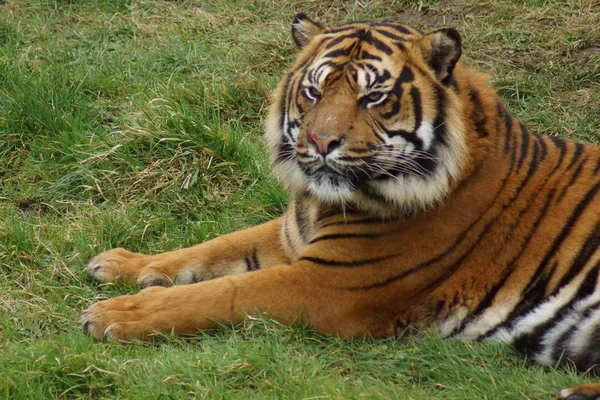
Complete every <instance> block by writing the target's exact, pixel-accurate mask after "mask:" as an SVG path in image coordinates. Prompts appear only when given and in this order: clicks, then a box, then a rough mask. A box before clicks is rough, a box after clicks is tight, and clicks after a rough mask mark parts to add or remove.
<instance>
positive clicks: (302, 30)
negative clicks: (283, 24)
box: [292, 13, 324, 48]
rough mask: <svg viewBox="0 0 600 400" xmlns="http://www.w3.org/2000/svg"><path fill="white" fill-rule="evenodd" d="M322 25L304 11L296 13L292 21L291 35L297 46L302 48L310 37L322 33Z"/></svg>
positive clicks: (308, 41)
mask: <svg viewBox="0 0 600 400" xmlns="http://www.w3.org/2000/svg"><path fill="white" fill-rule="evenodd" d="M323 30H324V27H323V26H322V25H321V24H318V23H316V22H315V21H313V20H311V19H310V18H308V17H307V16H306V14H304V13H299V14H296V16H295V17H294V22H293V23H292V37H293V38H294V42H296V44H297V45H298V47H300V48H303V47H304V46H306V45H307V44H309V43H310V41H311V39H312V38H313V37H315V36H317V35H318V34H319V33H322V32H323Z"/></svg>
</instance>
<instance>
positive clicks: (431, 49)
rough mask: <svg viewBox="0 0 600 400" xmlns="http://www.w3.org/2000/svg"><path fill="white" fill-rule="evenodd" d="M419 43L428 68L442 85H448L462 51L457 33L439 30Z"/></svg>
mask: <svg viewBox="0 0 600 400" xmlns="http://www.w3.org/2000/svg"><path fill="white" fill-rule="evenodd" d="M419 43H420V45H421V49H422V50H423V55H424V57H425V60H426V61H427V63H428V64H429V67H430V68H431V69H432V70H433V72H435V75H436V76H437V78H438V79H439V80H440V81H441V82H442V83H443V84H448V82H449V81H450V76H451V75H452V71H453V70H454V66H456V63H457V62H458V59H459V58H460V54H461V51H462V50H461V39H460V34H459V33H458V31H457V30H456V29H454V28H445V29H440V30H437V31H434V32H431V33H429V34H427V35H425V36H423V38H421V39H420V40H419Z"/></svg>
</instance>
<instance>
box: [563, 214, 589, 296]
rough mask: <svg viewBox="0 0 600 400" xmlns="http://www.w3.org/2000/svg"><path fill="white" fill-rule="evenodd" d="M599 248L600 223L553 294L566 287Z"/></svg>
mask: <svg viewBox="0 0 600 400" xmlns="http://www.w3.org/2000/svg"><path fill="white" fill-rule="evenodd" d="M599 246H600V222H598V223H596V227H595V228H594V230H593V231H592V233H591V234H590V235H589V236H588V237H587V239H586V240H585V242H584V244H583V246H582V247H581V249H580V250H579V253H577V256H576V257H575V260H573V262H572V263H571V266H570V267H569V268H568V269H567V273H566V274H565V276H563V277H562V279H561V280H560V282H559V284H558V286H557V287H556V289H555V290H554V293H558V291H559V290H560V289H562V288H563V287H564V286H566V285H568V284H569V282H571V280H572V279H573V278H575V276H576V275H577V274H579V273H580V272H581V271H582V270H583V268H584V267H585V266H586V265H587V263H588V262H589V261H590V259H591V258H592V256H593V255H594V254H595V253H596V251H597V250H598V247H599Z"/></svg>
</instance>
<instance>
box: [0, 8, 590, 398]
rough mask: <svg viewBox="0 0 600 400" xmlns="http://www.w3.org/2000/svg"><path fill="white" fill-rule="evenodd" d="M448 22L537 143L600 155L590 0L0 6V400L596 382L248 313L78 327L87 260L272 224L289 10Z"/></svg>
mask: <svg viewBox="0 0 600 400" xmlns="http://www.w3.org/2000/svg"><path fill="white" fill-rule="evenodd" d="M298 11H304V12H307V13H308V14H309V15H311V16H313V17H315V18H316V19H318V20H320V21H324V22H325V23H336V22H340V21H347V20H352V19H365V18H383V17H385V18H396V19H400V20H402V21H404V22H406V23H410V24H412V25H416V26H418V27H419V28H421V29H423V30H427V29H429V28H432V27H440V26H455V27H457V28H458V29H459V30H460V31H461V32H462V34H463V38H464V48H465V50H464V53H465V55H466V58H468V59H469V63H470V64H471V65H473V66H475V67H477V68H479V69H480V70H482V71H488V72H489V73H490V74H491V79H492V81H493V82H494V84H495V86H496V87H497V88H498V90H499V93H500V94H501V96H502V97H503V98H504V99H505V101H506V102H507V104H508V107H509V109H510V110H511V111H512V112H513V113H514V114H515V115H517V116H519V117H520V118H521V119H522V120H523V121H524V122H525V124H526V125H527V126H528V127H530V128H532V129H537V130H540V131H542V132H545V133H557V134H559V135H561V136H564V137H567V138H571V139H576V140H582V141H586V142H594V143H600V136H599V134H600V125H599V121H600V84H599V82H600V32H599V30H598V29H597V27H598V24H599V23H600V7H599V6H598V5H597V4H596V2H593V1H591V0H579V1H578V0H568V1H549V0H544V1H542V0H538V1H531V2H511V1H497V2H486V3H479V2H475V1H470V0H465V1H452V2H443V4H440V3H438V2H434V1H416V0H415V1H404V2H402V1H383V0H364V1H361V2H358V1H336V0H329V1H319V2H313V1H294V2H284V3H283V4H281V2H276V1H274V0H270V1H257V0H244V1H228V0H220V1H213V2H196V1H150V0H149V1H122V0H121V1H113V0H110V1H109V0H105V1H95V2H91V1H75V0H73V1H66V0H55V1H38V0H31V1H27V2H25V1H16V0H8V1H6V2H0V397H3V398H10V399H30V398H40V399H47V398H60V399H66V398H94V399H100V398H131V399H134V398H156V399H159V398H160V399H163V398H164V399H167V398H200V397H208V398H224V399H230V398H274V397H279V398H360V397H364V398H397V399H409V398H412V399H440V398H443V399H484V398H487V399H549V398H552V395H553V394H554V393H556V392H557V391H558V390H559V389H560V388H562V387H565V386H570V385H575V384H578V383H583V382H591V381H593V380H594V378H593V377H587V376H582V375H577V374H575V373H573V372H571V371H568V370H564V369H557V370H555V369H550V368H542V367H539V366H535V365H531V364H530V363H528V362H527V361H526V360H524V359H523V357H521V356H520V355H519V354H518V353H517V352H516V351H514V350H513V349H510V348H506V347H504V346H499V345H489V344H482V343H462V342H457V341H448V340H439V339H436V338H429V337H426V338H419V339H411V340H410V341H408V342H397V341H393V340H387V341H358V340H340V339H336V338H326V337H322V336H319V335H317V334H315V333H314V332H311V331H308V330H306V329H305V328H303V327H300V326H295V327H284V326H280V325H279V324H277V323H275V322H273V321H269V320H265V319H262V318H259V319H253V320H249V321H247V322H246V323H245V324H244V325H243V326H241V327H237V328H231V327H224V328H223V329H222V330H220V331H218V332H210V333H206V334H203V335H201V336H199V337H197V338H194V339H189V340H183V339H181V338H168V340H167V341H163V342H161V343H160V344H158V345H148V344H136V345H132V346H128V347H122V346H119V345H117V344H114V343H97V342H94V341H92V340H91V339H90V338H89V337H86V336H84V335H83V334H82V333H81V329H80V326H79V324H78V323H77V315H78V314H79V313H80V312H81V311H82V310H84V309H85V308H86V307H87V306H88V305H90V304H91V303H92V302H94V301H96V300H98V299H101V298H105V297H112V296H116V295H118V294H119V293H121V292H123V291H125V292H134V291H135V288H131V287H129V288H121V289H118V288H115V287H113V286H110V285H106V286H101V287H99V286H98V285H97V284H95V283H94V282H93V281H92V279H91V278H90V277H88V276H87V275H86V274H85V273H84V272H83V261H84V260H85V259H86V258H88V257H90V256H92V255H94V254H96V253H97V252H99V251H102V250H105V249H109V248H112V247H115V246H123V247H127V248H129V249H131V250H134V251H142V252H159V251H165V250H171V249H177V248H180V247H185V246H189V245H192V244H195V243H198V242H200V241H203V240H206V239H210V238H212V237H215V236H216V235H218V234H222V233H226V232H231V231H234V230H238V229H241V228H244V227H248V226H252V225H254V224H256V223H260V222H263V221H266V220H268V219H270V218H272V217H274V216H276V215H279V214H280V213H281V212H282V210H283V209H284V208H285V204H286V202H287V200H286V196H285V194H284V193H283V191H282V190H281V189H280V188H279V187H278V186H277V184H276V182H275V180H274V178H273V177H272V176H271V174H270V171H269V166H268V163H267V155H266V153H265V151H264V149H263V146H262V124H263V119H264V117H265V114H266V107H267V105H268V98H269V93H270V92H271V91H272V89H273V88H274V87H275V85H276V83H277V81H278V80H279V79H280V77H281V76H282V74H283V73H284V71H285V70H286V68H287V67H288V66H289V65H290V63H291V61H292V58H293V54H294V52H295V49H294V45H293V42H292V40H291V38H290V35H289V30H290V27H289V25H290V21H291V18H292V16H293V15H294V14H295V13H296V12H298Z"/></svg>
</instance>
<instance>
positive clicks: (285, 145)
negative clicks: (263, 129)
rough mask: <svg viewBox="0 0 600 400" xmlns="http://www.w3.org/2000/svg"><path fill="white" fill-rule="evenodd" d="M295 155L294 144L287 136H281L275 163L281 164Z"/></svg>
mask: <svg viewBox="0 0 600 400" xmlns="http://www.w3.org/2000/svg"><path fill="white" fill-rule="evenodd" d="M293 156H294V146H292V145H291V144H290V143H289V142H288V141H287V139H286V137H285V136H281V141H280V142H279V148H278V154H277V157H276V158H275V163H276V164H280V163H282V162H285V161H288V160H290V159H291V158H292V157H293Z"/></svg>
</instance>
